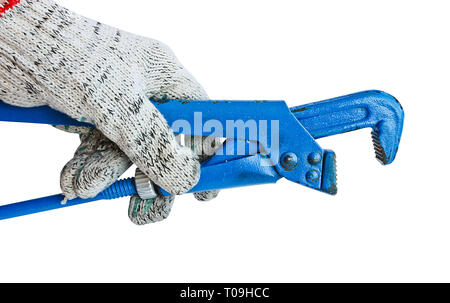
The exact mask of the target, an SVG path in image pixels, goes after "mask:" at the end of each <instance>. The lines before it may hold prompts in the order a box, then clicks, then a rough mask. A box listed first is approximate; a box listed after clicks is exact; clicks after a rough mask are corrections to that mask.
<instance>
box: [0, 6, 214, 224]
mask: <svg viewBox="0 0 450 303" xmlns="http://www.w3.org/2000/svg"><path fill="white" fill-rule="evenodd" d="M1 7H3V9H0V99H1V100H3V101H4V102H7V103H10V104H12V105H16V106H23V107H33V106H41V105H49V106H50V107H52V108H54V109H56V110H59V111H61V112H64V113H66V114H68V115H69V116H71V117H72V118H75V119H77V120H79V121H82V122H85V121H87V122H90V123H92V124H94V125H95V126H96V128H97V130H91V129H84V128H74V129H70V128H69V129H67V130H69V131H75V132H78V133H79V134H80V138H81V141H82V143H81V145H80V147H79V148H78V150H77V151H76V153H75V156H74V158H73V159H72V160H71V161H69V163H68V164H67V165H66V166H65V167H64V169H63V171H62V174H61V188H62V190H63V193H64V194H65V195H66V197H67V198H68V199H69V200H70V199H73V198H75V197H81V198H90V197H93V196H96V195H97V194H98V193H99V192H101V191H103V190H104V189H105V188H106V187H108V186H110V185H111V184H112V183H114V182H115V181H116V180H117V178H118V177H120V175H122V174H123V173H124V172H125V171H126V170H127V169H128V168H129V167H130V165H131V164H132V163H135V164H136V165H137V166H138V167H139V168H140V169H141V171H142V172H144V173H145V174H146V175H147V176H148V177H149V178H150V179H151V180H152V181H153V182H154V183H156V184H157V185H159V186H161V187H162V188H164V189H165V190H167V191H168V192H170V193H172V194H182V193H185V192H187V191H188V190H189V189H191V188H192V187H193V186H194V185H195V184H196V183H197V182H198V180H199V176H200V165H199V161H198V157H197V155H195V153H194V152H193V151H192V150H191V149H190V148H186V147H182V146H180V145H179V144H178V143H177V141H176V138H175V136H174V134H173V133H172V131H171V130H170V128H169V125H168V124H167V122H166V121H165V119H164V117H163V116H162V115H161V114H160V113H159V112H158V111H157V109H156V108H155V107H154V106H153V104H152V103H151V102H149V101H148V99H149V98H155V99H162V98H169V99H195V100H206V99H208V96H207V94H206V93H205V91H204V90H203V88H202V87H201V86H200V85H199V84H198V83H197V81H196V80H195V79H194V78H193V77H192V76H191V75H190V74H189V72H188V71H187V70H186V69H185V68H184V67H183V66H182V65H181V64H180V63H179V61H178V60H177V58H176V57H175V55H174V54H173V53H172V51H171V50H170V49H169V48H168V47H167V46H165V45H164V44H162V43H160V42H158V41H155V40H151V39H147V38H143V37H140V36H136V35H133V34H130V33H127V32H123V31H120V30H117V29H115V28H112V27H109V26H106V25H103V24H101V23H99V22H95V21H92V20H89V19H86V18H84V17H81V16H79V15H77V14H75V13H73V12H71V11H69V10H67V9H65V8H63V7H61V6H59V5H57V4H56V3H55V2H53V1H50V0H22V1H20V3H19V1H12V0H10V1H5V0H0V8H1ZM200 141H202V140H200ZM216 143H217V142H216V141H214V142H213V144H212V145H211V146H209V147H207V149H209V150H211V149H214V148H216V146H215V144H216ZM200 145H202V144H201V143H200ZM209 153H210V151H209ZM216 195H217V192H210V193H202V194H199V195H197V198H199V199H200V200H208V199H210V198H213V197H215V196H216ZM172 204H173V197H167V198H164V197H158V198H156V199H152V200H148V201H142V200H141V199H139V197H133V198H132V199H131V203H130V208H129V209H130V211H129V214H130V218H131V219H132V221H133V222H135V223H137V224H144V223H150V222H155V221H159V220H161V219H164V218H166V217H167V215H168V213H169V212H170V209H171V206H172Z"/></svg>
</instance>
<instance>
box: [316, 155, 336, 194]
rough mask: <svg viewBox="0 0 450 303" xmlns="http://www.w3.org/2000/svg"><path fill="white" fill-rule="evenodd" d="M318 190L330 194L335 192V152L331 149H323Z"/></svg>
mask: <svg viewBox="0 0 450 303" xmlns="http://www.w3.org/2000/svg"><path fill="white" fill-rule="evenodd" d="M320 191H321V192H324V193H327V194H330V195H336V194H337V173H336V154H335V153H334V152H333V151H332V150H325V151H324V157H323V169H322V185H321V187H320Z"/></svg>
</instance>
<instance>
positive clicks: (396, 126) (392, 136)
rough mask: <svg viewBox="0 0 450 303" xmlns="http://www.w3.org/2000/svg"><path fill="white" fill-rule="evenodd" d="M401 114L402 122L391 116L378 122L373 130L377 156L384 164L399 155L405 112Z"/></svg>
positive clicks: (389, 162) (387, 163)
mask: <svg viewBox="0 0 450 303" xmlns="http://www.w3.org/2000/svg"><path fill="white" fill-rule="evenodd" d="M399 114H400V117H399V118H400V120H401V123H399V122H398V121H397V119H394V117H391V119H389V120H384V121H382V122H380V123H378V124H377V126H376V127H374V128H373V130H372V141H373V146H374V149H375V157H376V158H377V160H378V161H379V162H380V163H381V164H382V165H389V164H391V163H392V162H393V161H394V160H395V157H396V155H397V151H398V147H399V144H400V139H401V135H402V128H403V112H400V113H399Z"/></svg>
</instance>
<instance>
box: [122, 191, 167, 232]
mask: <svg viewBox="0 0 450 303" xmlns="http://www.w3.org/2000/svg"><path fill="white" fill-rule="evenodd" d="M174 201H175V196H169V197H163V196H158V197H156V198H154V199H148V200H143V199H141V198H139V196H137V195H136V196H133V197H132V198H131V200H130V206H129V208H128V217H129V218H130V220H131V221H132V222H133V223H134V224H136V225H145V224H150V223H156V222H160V221H163V220H165V219H167V217H168V216H169V214H170V211H171V210H172V206H173V202H174Z"/></svg>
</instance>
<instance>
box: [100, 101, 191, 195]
mask: <svg viewBox="0 0 450 303" xmlns="http://www.w3.org/2000/svg"><path fill="white" fill-rule="evenodd" d="M123 107H125V108H123ZM107 119H108V120H107V121H103V123H98V125H97V127H98V128H99V130H100V131H101V132H102V133H103V134H105V135H106V136H107V137H108V138H110V139H111V140H112V141H114V142H116V144H117V145H118V146H119V147H120V148H121V150H122V151H124V152H125V153H126V154H127V156H128V157H129V159H130V160H131V161H132V162H133V163H135V164H136V165H137V166H138V168H139V169H140V170H141V171H142V172H143V173H144V174H146V175H147V176H148V177H149V178H150V179H151V180H152V181H153V182H154V183H156V184H157V185H159V186H160V187H162V188H163V189H165V190H166V191H168V192H170V193H171V194H175V195H178V194H183V193H185V192H187V191H188V190H190V189H191V188H192V187H193V186H194V185H195V184H197V182H198V180H199V177H200V163H199V162H198V157H197V156H196V155H195V154H194V153H193V152H192V151H191V150H190V149H188V148H185V147H182V146H181V145H179V144H178V142H177V141H176V139H175V135H174V134H173V132H172V130H171V129H170V127H169V125H168V123H167V121H166V120H165V119H164V117H163V116H162V114H161V113H160V112H159V111H158V110H157V109H156V107H155V106H154V105H153V104H152V103H151V102H149V101H148V100H147V97H145V96H144V95H143V94H142V95H141V96H139V97H138V98H136V99H135V100H132V101H131V100H128V101H126V102H125V104H122V105H121V106H119V105H116V108H114V110H112V113H110V115H109V116H108V117H107ZM118 125H119V126H120V127H118Z"/></svg>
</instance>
